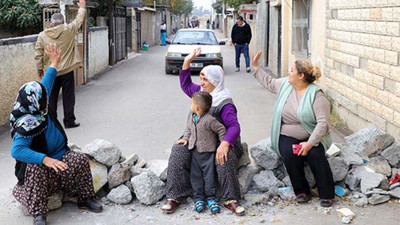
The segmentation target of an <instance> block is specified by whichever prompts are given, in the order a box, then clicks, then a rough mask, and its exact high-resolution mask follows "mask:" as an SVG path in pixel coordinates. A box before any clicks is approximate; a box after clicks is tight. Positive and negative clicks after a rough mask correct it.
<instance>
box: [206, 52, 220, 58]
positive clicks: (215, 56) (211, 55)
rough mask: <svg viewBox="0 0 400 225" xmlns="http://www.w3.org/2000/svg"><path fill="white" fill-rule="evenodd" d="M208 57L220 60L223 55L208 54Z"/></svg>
mask: <svg viewBox="0 0 400 225" xmlns="http://www.w3.org/2000/svg"><path fill="white" fill-rule="evenodd" d="M206 57H209V58H219V57H221V53H208V54H206Z"/></svg>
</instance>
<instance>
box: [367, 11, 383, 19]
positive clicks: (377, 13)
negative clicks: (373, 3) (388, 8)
mask: <svg viewBox="0 0 400 225" xmlns="http://www.w3.org/2000/svg"><path fill="white" fill-rule="evenodd" d="M381 13H382V11H381V8H375V9H370V10H369V18H370V19H371V20H380V19H381Z"/></svg>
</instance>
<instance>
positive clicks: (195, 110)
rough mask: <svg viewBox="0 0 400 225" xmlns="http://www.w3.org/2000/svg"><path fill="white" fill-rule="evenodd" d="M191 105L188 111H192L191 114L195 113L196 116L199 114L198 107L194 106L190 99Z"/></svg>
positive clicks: (194, 103)
mask: <svg viewBox="0 0 400 225" xmlns="http://www.w3.org/2000/svg"><path fill="white" fill-rule="evenodd" d="M191 102H192V104H191V105H190V110H192V112H194V113H196V114H197V115H198V114H199V112H200V107H199V106H198V105H196V101H195V100H194V99H193V98H192V101H191Z"/></svg>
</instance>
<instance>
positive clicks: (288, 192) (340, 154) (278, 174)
mask: <svg viewBox="0 0 400 225" xmlns="http://www.w3.org/2000/svg"><path fill="white" fill-rule="evenodd" d="M345 142H346V143H345V144H333V145H332V147H331V148H330V149H329V150H328V151H327V156H328V162H329V164H330V167H331V169H332V174H333V179H334V181H335V185H337V186H339V187H342V189H344V192H345V193H346V194H345V195H346V196H347V197H348V198H349V199H351V200H352V201H353V202H354V204H355V205H357V206H365V205H367V204H368V203H369V204H373V205H375V204H380V203H384V202H387V201H389V200H390V199H391V197H393V198H396V199H399V198H400V183H395V184H393V185H390V184H389V178H393V177H394V176H395V175H396V174H397V173H398V174H400V168H399V167H400V144H399V143H398V142H395V140H394V138H393V137H392V136H390V135H389V134H386V133H384V132H382V131H380V130H379V129H377V128H375V127H368V128H365V129H363V130H360V131H358V132H356V133H354V134H352V135H350V136H347V137H345ZM250 153H251V156H252V158H253V159H254V161H255V163H256V165H255V166H253V165H247V166H245V167H242V168H241V169H240V170H239V175H240V178H239V180H240V185H241V191H242V193H243V194H244V198H245V199H246V200H248V201H252V202H253V203H259V202H262V201H265V199H268V198H269V197H270V196H276V195H279V196H280V197H281V198H282V199H284V200H292V199H293V198H294V197H295V196H294V193H293V191H292V188H291V183H290V179H289V177H288V175H287V173H286V170H285V168H284V165H283V163H282V161H281V159H280V158H279V157H278V155H277V154H276V153H275V152H274V151H273V150H272V149H271V142H270V139H266V140H262V141H260V142H259V143H257V144H256V145H254V146H253V147H252V148H251V149H250ZM305 174H306V178H307V181H308V182H309V184H310V187H314V186H315V179H314V176H313V174H312V172H311V169H310V167H309V166H308V165H306V166H305ZM247 192H248V193H247ZM246 193H247V194H246Z"/></svg>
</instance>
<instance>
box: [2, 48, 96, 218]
mask: <svg viewBox="0 0 400 225" xmlns="http://www.w3.org/2000/svg"><path fill="white" fill-rule="evenodd" d="M46 54H47V55H48V57H49V58H50V61H51V66H50V67H49V68H48V69H47V71H46V74H45V75H44V77H43V79H42V81H41V82H40V83H39V82H36V81H32V82H29V83H26V84H24V85H23V86H22V87H21V88H20V89H19V93H18V96H17V99H16V101H15V103H14V107H13V111H12V112H11V114H10V125H11V137H12V138H13V144H12V148H11V155H12V157H14V158H15V159H16V161H17V163H16V165H15V175H16V176H17V178H18V183H17V185H15V187H14V189H13V195H14V197H15V198H16V199H17V200H18V201H19V202H20V203H21V204H22V205H23V206H25V207H26V208H27V209H28V212H29V213H30V214H31V215H32V216H33V217H34V222H33V224H34V225H45V224H46V214H47V213H48V212H49V209H48V208H47V204H48V200H49V197H50V196H51V195H52V194H55V193H57V192H59V191H63V192H65V193H66V194H68V195H69V196H71V197H73V196H76V197H78V207H79V208H80V209H87V210H90V211H92V212H101V211H102V210H103V207H102V205H101V204H100V203H97V202H96V201H94V200H93V197H94V194H95V193H94V190H93V183H92V175H91V172H90V166H89V160H88V158H87V157H86V156H85V155H84V154H81V153H77V152H74V151H71V150H69V148H68V145H67V136H66V134H65V132H64V129H63V128H62V126H61V124H60V122H59V121H58V120H57V118H56V117H55V116H54V115H55V114H54V112H52V111H51V110H50V108H48V98H49V96H50V93H51V89H52V87H53V83H54V80H55V78H56V75H57V70H56V68H57V66H58V64H59V62H60V59H61V52H60V51H58V50H57V47H56V46H55V45H52V46H47V49H46Z"/></svg>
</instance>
